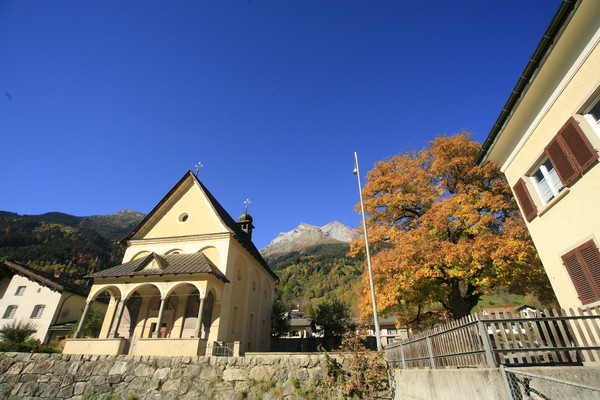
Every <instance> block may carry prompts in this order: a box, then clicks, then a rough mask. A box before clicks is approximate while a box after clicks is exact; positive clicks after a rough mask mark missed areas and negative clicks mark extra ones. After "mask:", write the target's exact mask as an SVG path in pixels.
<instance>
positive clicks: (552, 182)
mask: <svg viewBox="0 0 600 400" xmlns="http://www.w3.org/2000/svg"><path fill="white" fill-rule="evenodd" d="M546 163H550V165H552V162H551V161H550V159H549V158H548V157H547V156H546V157H544V158H543V159H542V161H541V162H539V163H537V167H536V168H533V171H532V173H531V174H530V175H529V179H530V180H531V183H532V185H533V187H534V188H535V192H536V193H537V195H538V197H539V199H540V200H541V202H542V204H543V205H544V206H545V205H547V204H548V203H550V202H551V201H552V200H554V199H556V198H557V197H558V195H559V193H560V192H561V191H562V190H564V189H565V186H564V185H563V183H562V181H561V180H560V178H559V176H558V174H557V173H556V170H555V169H554V166H553V165H552V169H551V170H548V168H547V166H546ZM538 171H539V172H540V173H541V174H542V176H543V179H542V180H541V181H538V179H537V176H536V175H537V173H538ZM543 183H546V184H547V185H548V190H549V191H550V192H551V193H552V196H550V197H548V198H546V197H545V193H548V190H546V191H545V192H542V189H541V186H542V185H543Z"/></svg>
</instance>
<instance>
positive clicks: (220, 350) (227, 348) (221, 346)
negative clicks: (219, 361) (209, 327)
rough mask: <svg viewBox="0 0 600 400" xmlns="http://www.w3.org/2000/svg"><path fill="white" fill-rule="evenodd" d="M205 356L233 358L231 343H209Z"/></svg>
mask: <svg viewBox="0 0 600 400" xmlns="http://www.w3.org/2000/svg"><path fill="white" fill-rule="evenodd" d="M207 354H210V355H212V356H216V357H233V343H218V342H214V343H209V344H208V345H207Z"/></svg>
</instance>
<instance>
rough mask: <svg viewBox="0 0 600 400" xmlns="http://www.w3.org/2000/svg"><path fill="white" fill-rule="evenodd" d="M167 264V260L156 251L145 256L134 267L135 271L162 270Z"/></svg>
mask: <svg viewBox="0 0 600 400" xmlns="http://www.w3.org/2000/svg"><path fill="white" fill-rule="evenodd" d="M168 265H169V264H168V263H167V260H165V259H164V258H163V257H161V256H159V255H158V254H156V253H151V254H149V255H148V256H146V257H145V258H144V260H143V261H142V262H140V265H139V266H137V267H136V268H135V272H138V271H148V270H152V271H156V270H159V271H163V270H164V269H165V267H167V266H168Z"/></svg>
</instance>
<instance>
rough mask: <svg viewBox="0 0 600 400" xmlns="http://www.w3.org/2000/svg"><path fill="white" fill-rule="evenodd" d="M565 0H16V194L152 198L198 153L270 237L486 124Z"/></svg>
mask: <svg viewBox="0 0 600 400" xmlns="http://www.w3.org/2000/svg"><path fill="white" fill-rule="evenodd" d="M559 3H560V1H559V0H551V1H542V0H504V1H475V0H455V1H441V0H439V1H428V2H418V1H415V2H408V1H400V0H395V1H392V0H364V1H353V0H315V1H311V0H272V1H266V0H265V1H263V0H249V1H233V0H219V1H217V0H214V1H200V0H197V1H183V0H170V1H168V0H166V1H158V0H157V1H152V0H145V1H135V0H127V1H120V0H119V1H118V0H101V1H95V0H86V1H80V0H73V1H66V0H53V1H47V0H38V1H33V0H0V138H1V144H2V145H1V147H2V156H1V157H0V182H1V184H2V190H1V192H2V196H0V210H5V211H12V212H17V213H20V214H40V213H44V212H49V211H61V212H66V213H69V214H73V215H79V216H84V215H98V214H112V213H115V212H117V211H119V210H122V209H133V210H136V211H140V212H144V213H147V212H149V211H150V210H151V209H152V208H153V207H154V205H155V204H156V203H157V202H158V201H159V200H160V199H161V198H162V197H163V196H164V195H165V194H166V193H167V192H168V191H169V190H170V188H171V187H172V186H173V185H174V184H175V183H176V182H177V181H178V180H179V179H180V178H181V177H182V176H183V174H184V173H185V172H186V171H187V170H188V169H192V170H193V169H194V165H195V164H196V163H197V162H198V161H201V162H202V164H203V165H204V167H203V168H202V169H201V171H200V175H199V176H200V179H201V180H202V181H203V183H204V184H205V185H206V186H207V187H208V188H209V190H211V192H212V193H213V194H214V195H215V197H216V198H217V199H218V200H219V201H220V202H221V204H222V205H223V206H224V207H225V208H226V209H227V210H228V211H229V212H230V214H232V216H233V217H234V218H237V216H239V214H241V213H242V212H243V210H244V204H243V202H244V200H245V199H246V198H250V199H251V201H252V204H251V206H250V213H251V214H252V215H253V217H254V224H255V226H256V229H255V231H254V242H255V244H256V245H257V246H258V247H259V248H262V247H264V246H265V245H267V244H268V243H269V241H270V240H272V239H273V238H275V236H277V234H278V233H279V232H282V231H288V230H291V229H293V228H294V227H296V226H297V225H298V224H299V223H300V222H306V223H310V224H314V225H319V226H322V225H325V224H327V223H328V222H331V221H333V220H338V221H340V222H342V223H345V224H347V225H349V226H358V225H359V224H360V216H359V215H358V214H357V213H356V212H355V211H354V206H355V204H356V203H357V202H358V189H357V184H356V178H355V176H354V175H352V169H353V152H354V151H357V152H358V154H359V160H360V167H361V173H362V175H363V176H364V175H365V174H366V173H367V171H368V170H369V169H371V168H372V166H373V165H374V163H375V162H376V161H379V160H383V159H385V158H386V157H388V156H390V155H394V154H397V153H399V152H401V151H403V150H406V149H411V148H412V149H420V148H422V147H423V146H424V145H425V144H426V143H427V142H428V141H430V140H432V139H433V138H435V137H436V136H437V135H440V134H448V135H451V134H453V133H456V132H459V131H460V130H463V129H464V130H467V131H470V132H472V133H473V135H474V136H475V138H476V139H477V140H480V141H483V140H484V139H485V137H486V136H487V134H488V132H489V130H490V129H491V126H492V124H493V123H494V122H495V120H496V118H497V116H498V114H499V112H500V109H501V107H502V106H503V105H504V103H505V102H506V100H507V99H508V96H509V94H510V91H511V90H512V88H513V87H514V85H515V83H516V81H517V79H518V77H519V74H520V73H521V72H522V71H523V69H524V67H525V65H526V63H527V61H528V60H529V57H530V56H531V54H532V53H533V50H534V49H535V47H536V45H537V43H538V42H539V40H540V38H541V36H542V34H543V32H544V31H545V30H546V28H547V26H548V24H549V23H550V20H551V19H552V16H553V15H554V12H555V11H556V9H557V8H558V5H559Z"/></svg>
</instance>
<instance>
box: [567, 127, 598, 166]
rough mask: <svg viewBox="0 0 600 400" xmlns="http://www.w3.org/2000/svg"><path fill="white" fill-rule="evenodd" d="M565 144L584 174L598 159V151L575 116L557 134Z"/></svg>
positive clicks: (572, 159) (573, 160)
mask: <svg viewBox="0 0 600 400" xmlns="http://www.w3.org/2000/svg"><path fill="white" fill-rule="evenodd" d="M557 136H558V137H559V138H560V140H562V142H563V144H564V146H565V147H564V148H565V149H566V150H567V154H568V155H569V156H570V158H571V161H572V162H573V164H575V166H576V167H577V169H579V172H580V173H581V174H583V173H584V172H585V171H587V170H588V169H589V168H590V167H591V166H592V164H594V162H596V160H597V159H598V153H597V152H596V149H594V147H593V146H592V144H591V143H590V141H589V140H588V138H587V137H586V136H585V133H583V131H582V130H581V128H580V127H579V124H578V123H577V121H575V119H574V118H573V117H571V118H569V120H568V121H567V123H566V124H565V125H564V126H563V127H562V128H561V129H560V131H559V132H558V135H557Z"/></svg>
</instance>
